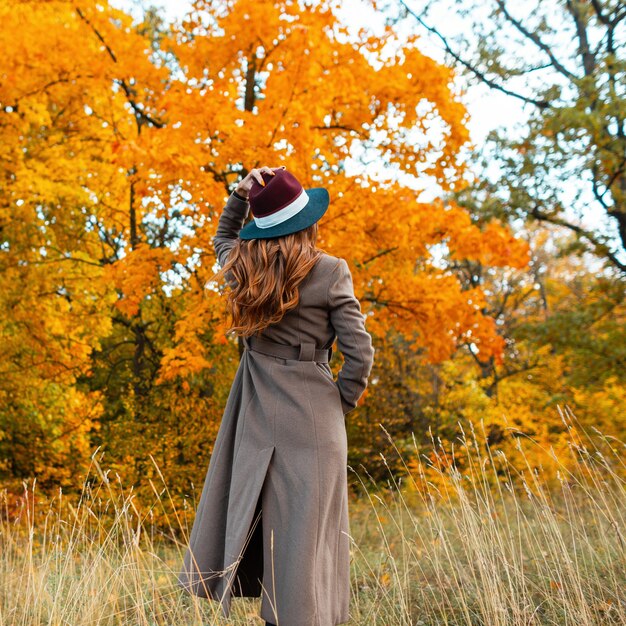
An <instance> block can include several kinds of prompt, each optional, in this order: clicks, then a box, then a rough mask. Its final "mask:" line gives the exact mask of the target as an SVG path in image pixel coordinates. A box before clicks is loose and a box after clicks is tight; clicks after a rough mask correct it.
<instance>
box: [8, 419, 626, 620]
mask: <svg viewBox="0 0 626 626" xmlns="http://www.w3.org/2000/svg"><path fill="white" fill-rule="evenodd" d="M563 417H564V419H565V420H566V422H567V423H568V427H569V428H570V429H571V441H570V446H569V458H567V459H560V458H558V457H556V456H553V458H552V462H553V463H556V464H557V466H558V467H559V468H560V471H559V480H558V481H557V486H556V487H555V486H554V485H549V484H548V483H547V481H546V480H545V479H544V478H542V474H541V473H540V472H538V471H536V470H534V469H533V468H532V467H530V465H527V466H526V467H517V468H514V467H511V466H510V464H509V463H508V462H507V460H506V458H504V457H503V455H502V454H501V453H498V452H497V451H493V450H491V449H490V448H489V447H485V445H484V441H482V442H481V444H482V445H479V441H478V440H477V437H476V435H475V434H474V433H473V432H472V433H471V436H469V437H466V436H465V435H462V437H461V443H463V444H464V446H465V449H466V450H467V457H466V459H465V461H466V463H465V467H466V469H465V470H464V471H462V472H461V471H459V470H458V469H456V468H455V467H452V468H447V469H446V471H445V472H444V471H443V470H437V469H435V468H434V467H433V464H431V463H422V462H419V463H417V464H414V466H413V467H414V469H413V471H412V472H411V474H410V475H409V476H407V479H406V482H405V484H404V485H403V487H402V488H398V485H395V484H393V482H392V484H390V485H388V486H381V485H374V484H373V483H372V482H370V481H368V480H367V479H366V477H365V476H364V475H362V474H361V481H362V486H363V497H361V498H359V499H358V500H355V501H354V502H353V503H352V506H351V532H352V536H353V567H352V573H353V575H352V589H353V598H352V615H353V619H352V622H351V624H363V625H365V624H367V625H379V626H383V625H384V626H395V625H398V626H399V625H403V626H404V625H406V626H409V625H412V626H416V625H429V626H431V625H433V626H434V625H435V624H436V625H444V624H445V625H450V626H452V625H454V626H470V625H479V624H480V625H485V626H505V625H506V626H530V625H535V624H546V625H547V624H550V625H552V624H553V625H555V626H556V625H558V626H567V625H570V624H571V625H575V626H590V625H592V624H593V625H603V626H604V625H612V624H616V625H617V624H621V625H626V591H625V590H626V524H625V517H626V481H625V480H624V475H626V472H625V471H624V470H625V469H626V468H625V465H624V458H625V455H624V451H625V444H624V443H623V442H620V441H615V440H612V439H610V438H607V437H603V436H602V435H601V434H598V435H597V441H598V442H599V444H598V445H600V446H601V448H600V447H596V446H595V445H590V447H587V446H586V445H582V444H581V440H580V433H579V432H575V430H574V429H573V427H572V426H571V420H572V418H573V416H571V415H570V414H568V413H564V414H563ZM589 441H591V439H590V440H589ZM528 445H532V443H528ZM433 449H434V451H435V452H436V454H439V451H438V450H437V447H436V446H434V447H433ZM601 449H602V450H603V451H604V452H601ZM480 450H486V454H484V453H481V452H480ZM520 450H522V451H523V446H522V444H521V443H520ZM607 450H608V451H609V452H608V454H607V453H606V451H607ZM522 458H525V457H524V455H523V454H522ZM434 465H435V466H437V465H438V464H436V463H435V464H434ZM496 468H497V469H498V471H496ZM154 491H155V501H154V503H153V507H162V508H163V510H165V509H168V510H169V511H170V514H169V521H170V527H169V528H166V529H165V531H164V532H163V531H159V530H158V529H157V528H156V526H155V525H154V524H153V523H152V522H151V512H152V511H153V508H147V509H141V510H140V509H139V508H138V505H137V504H136V503H135V501H134V500H135V498H134V495H133V493H132V490H127V489H125V488H124V486H123V485H122V484H120V482H119V481H118V480H115V479H112V477H110V476H109V475H108V473H107V472H105V471H103V469H102V467H101V465H100V463H99V461H97V460H96V455H94V459H93V472H92V475H91V476H90V479H89V480H88V481H86V483H85V485H84V488H83V493H82V497H81V499H80V501H78V502H76V501H74V502H73V503H72V502H70V501H69V500H68V498H66V497H65V496H63V495H62V494H61V493H59V494H58V497H57V498H55V499H54V500H53V501H52V502H51V503H49V504H47V505H46V506H45V507H41V506H40V505H37V504H33V503H34V502H35V500H36V498H35V497H34V496H35V495H36V492H37V489H36V484H31V485H25V493H24V498H23V500H22V504H21V508H20V509H19V511H18V514H17V515H10V512H9V510H8V496H7V494H6V493H5V494H4V495H3V499H4V503H5V504H4V515H3V516H2V520H1V521H0V548H1V550H2V560H1V564H0V626H9V625H10V626H39V625H40V624H50V625H55V626H57V625H65V624H67V625H71V626H79V625H86V624H90V625H91V624H98V625H103V626H104V625H122V624H124V625H132V626H137V625H145V626H148V625H149V626H156V625H168V626H178V625H180V626H182V625H185V626H194V625H197V626H200V625H203V626H204V625H207V624H222V623H225V622H223V620H221V618H220V615H219V612H218V610H217V607H216V605H215V604H213V603H209V602H207V601H206V600H202V599H198V598H195V597H192V596H189V595H188V594H186V593H185V592H183V591H182V590H181V589H180V588H179V587H178V586H177V584H176V575H177V573H178V569H179V567H180V564H181V559H182V553H183V550H184V547H185V544H184V539H183V540H182V541H176V540H175V539H174V537H176V536H182V537H184V536H185V534H186V533H187V532H188V530H189V528H188V523H187V522H186V521H185V520H186V519H188V515H185V514H184V513H185V512H184V511H176V510H175V508H173V507H172V506H171V504H172V503H171V500H169V496H168V493H167V488H166V486H165V485H161V486H159V487H158V488H157V487H156V486H155V487H154ZM233 607H234V612H233V617H232V621H231V622H230V623H232V624H236V625H242V624H261V623H262V622H261V620H260V619H259V618H258V617H257V610H258V602H257V601H249V600H241V599H238V600H235V601H234V603H233ZM284 626H289V625H284Z"/></svg>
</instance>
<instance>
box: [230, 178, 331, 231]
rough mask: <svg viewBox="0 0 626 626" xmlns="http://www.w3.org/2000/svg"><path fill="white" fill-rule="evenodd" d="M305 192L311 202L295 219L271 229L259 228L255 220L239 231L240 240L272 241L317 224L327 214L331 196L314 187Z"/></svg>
mask: <svg viewBox="0 0 626 626" xmlns="http://www.w3.org/2000/svg"><path fill="white" fill-rule="evenodd" d="M305 191H306V193H307V195H308V196H309V201H308V202H307V203H306V205H305V206H304V208H303V209H302V210H301V211H298V213H296V214H295V215H294V216H293V217H290V218H289V219H288V220H285V221H284V222H281V223H280V224H276V226H270V227H269V228H259V227H258V226H257V225H256V222H255V221H254V219H253V220H252V221H250V222H248V223H247V224H246V225H245V226H244V227H243V228H242V229H241V230H240V231H239V237H240V239H272V238H273V237H282V236H283V235H289V234H290V233H295V232H297V231H299V230H304V229H305V228H308V227H309V226H312V225H313V224H315V222H317V220H319V219H320V218H321V217H322V215H324V213H326V209H328V205H329V204H330V195H329V194H328V191H327V190H326V189H325V188H324V187H314V188H313V189H305Z"/></svg>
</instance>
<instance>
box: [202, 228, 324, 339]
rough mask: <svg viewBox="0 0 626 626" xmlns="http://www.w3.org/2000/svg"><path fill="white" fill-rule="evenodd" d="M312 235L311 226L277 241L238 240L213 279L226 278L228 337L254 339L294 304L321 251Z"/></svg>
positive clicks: (313, 229) (314, 233)
mask: <svg viewBox="0 0 626 626" xmlns="http://www.w3.org/2000/svg"><path fill="white" fill-rule="evenodd" d="M317 232H318V228H317V222H315V223H314V224H313V225H312V226H309V227H308V228H305V229H304V230H299V231H297V232H295V233H290V234H288V235H283V236H282V237H275V238H272V239H249V240H243V239H237V241H236V243H235V245H234V246H233V247H232V249H231V251H230V253H229V256H228V260H227V262H226V263H225V264H224V266H223V267H222V268H221V269H220V270H219V271H218V272H217V273H216V274H215V275H214V276H213V278H214V279H215V280H218V281H219V280H221V279H226V280H227V282H228V283H229V286H230V289H229V291H228V301H227V307H228V309H229V313H230V315H231V318H232V325H231V326H230V328H229V329H228V331H227V332H229V333H235V334H236V335H243V336H246V337H249V336H251V335H254V334H258V333H259V332H261V331H262V330H263V329H264V328H267V327H268V326H269V325H270V324H275V323H276V322H278V321H280V320H281V319H282V318H283V316H284V315H285V313H287V311H289V310H291V309H293V308H295V307H296V306H297V305H298V302H299V300H300V290H299V286H300V283H301V282H302V281H303V280H304V279H305V278H306V276H307V274H308V273H309V272H310V271H311V269H312V268H313V266H314V265H315V263H316V262H317V261H318V259H319V257H320V256H321V254H322V252H323V251H322V250H321V249H320V248H317V247H316V245H315V243H316V240H317ZM229 273H230V274H229ZM227 275H229V276H227Z"/></svg>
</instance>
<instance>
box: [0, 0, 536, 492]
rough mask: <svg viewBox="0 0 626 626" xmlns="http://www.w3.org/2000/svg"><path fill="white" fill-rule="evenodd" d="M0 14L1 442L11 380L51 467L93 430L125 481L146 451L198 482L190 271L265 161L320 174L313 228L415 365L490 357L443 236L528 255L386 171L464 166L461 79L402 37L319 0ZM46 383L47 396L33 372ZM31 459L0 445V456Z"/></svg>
mask: <svg viewBox="0 0 626 626" xmlns="http://www.w3.org/2000/svg"><path fill="white" fill-rule="evenodd" d="M0 16H2V18H3V21H2V26H1V27H0V31H1V32H2V34H1V35H0V36H1V37H2V44H3V45H2V48H3V50H4V51H5V67H6V68H7V69H6V70H5V73H4V76H3V80H2V83H1V84H0V105H1V106H0V132H1V133H2V140H3V141H2V148H1V149H2V150H3V156H4V157H5V158H3V160H2V166H1V167H2V176H3V180H4V181H6V184H5V185H4V186H3V187H2V190H1V191H0V210H1V213H0V216H1V219H2V237H3V240H2V242H3V243H2V249H1V254H0V263H2V266H3V269H4V270H6V271H3V273H2V281H3V283H4V286H5V289H3V294H4V295H3V299H2V307H3V308H2V311H3V315H2V319H3V322H2V324H3V335H6V336H9V337H10V338H11V344H10V349H8V350H5V351H4V352H3V354H2V356H0V359H1V360H2V368H3V370H4V371H5V377H4V379H3V381H2V382H1V383H0V385H2V389H3V393H4V397H5V398H9V397H11V398H18V399H20V400H19V401H18V403H17V404H13V405H11V404H9V403H8V400H7V402H3V405H2V411H3V413H2V422H0V428H1V431H2V438H3V444H2V445H4V446H5V450H6V451H7V453H8V455H9V457H11V455H13V454H14V452H13V451H14V450H16V446H15V443H16V441H17V437H18V434H17V430H16V429H17V426H16V424H18V423H20V420H22V423H24V419H27V420H31V421H32V420H33V419H34V418H33V415H34V414H35V413H34V412H33V411H32V410H31V405H29V404H27V403H26V402H25V401H22V399H23V398H26V397H27V394H25V392H24V390H25V389H28V390H29V393H30V398H31V399H34V400H32V401H33V402H36V403H37V412H36V415H37V419H38V420H39V422H40V430H39V433H40V434H39V435H33V430H32V429H29V428H27V429H24V432H23V433H22V434H21V435H20V436H21V437H23V439H24V449H25V450H26V449H27V448H28V447H29V445H31V444H32V442H33V440H34V438H35V437H37V438H38V439H37V440H38V441H40V442H42V443H41V447H43V448H45V447H46V445H47V443H46V442H50V441H56V440H58V441H59V442H61V443H60V444H59V445H60V449H59V450H60V451H59V458H58V464H59V466H61V465H64V464H65V465H67V466H68V467H69V469H68V470H64V471H65V473H66V475H67V478H68V481H69V480H70V479H71V474H72V473H73V472H74V473H75V472H76V471H78V470H79V469H80V468H81V467H84V466H85V464H86V463H87V461H88V454H89V451H90V447H91V446H92V445H100V446H102V449H103V450H105V451H106V453H107V454H108V455H109V459H110V460H111V462H112V463H113V464H114V467H115V469H116V471H118V473H119V474H120V476H122V478H123V479H124V480H126V481H127V482H130V483H131V484H137V485H139V484H144V485H145V483H146V480H147V479H148V478H150V477H153V476H155V469H154V467H153V463H152V459H154V460H155V461H156V462H157V463H158V464H159V465H160V466H161V467H162V468H164V469H165V473H166V475H167V477H168V479H169V480H171V481H172V484H175V485H176V486H177V487H180V489H185V490H188V489H189V485H190V482H191V481H192V477H196V480H197V475H198V471H199V469H201V468H203V467H204V466H205V463H206V462H207V461H208V453H209V446H210V442H211V441H212V440H213V436H214V434H215V430H216V427H217V425H218V423H219V417H220V410H221V408H222V407H223V404H224V402H225V395H226V394H227V392H228V388H229V385H230V381H231V380H232V375H233V373H234V369H235V368H236V366H237V359H236V346H235V344H234V343H233V342H232V341H230V340H228V339H226V338H225V337H224V328H225V321H226V320H225V316H224V299H223V298H222V297H221V296H220V294H219V293H218V291H217V290H216V289H214V288H213V287H214V286H212V285H207V283H208V281H209V279H210V278H211V276H212V273H213V269H214V264H215V259H214V256H213V252H212V245H211V238H212V236H213V234H214V232H215V227H216V222H217V216H218V215H219V213H220V211H221V208H222V206H223V203H224V200H225V198H226V195H227V194H228V193H229V191H230V190H231V189H232V188H233V186H234V184H236V181H237V180H238V178H239V177H240V176H241V175H243V174H244V172H245V168H249V167H252V166H255V165H258V164H261V163H269V164H271V165H279V164H284V165H286V166H287V167H288V168H289V169H290V170H292V171H293V172H294V173H295V174H296V175H297V176H298V178H299V179H300V180H301V181H302V182H303V184H304V185H305V186H316V185H324V186H326V187H328V188H329V190H330V194H331V207H330V209H329V211H328V213H327V214H326V215H325V217H324V219H323V222H322V224H321V240H320V245H321V246H322V247H323V248H325V249H327V250H328V251H329V252H330V253H333V254H337V255H340V256H344V257H345V258H347V260H348V262H349V263H350V265H351V268H352V270H353V274H354V278H355V288H356V291H357V295H358V296H359V297H360V298H361V300H362V302H363V305H364V310H365V312H366V313H367V315H368V327H369V329H370V330H371V332H372V333H374V334H375V335H376V336H377V337H379V338H380V340H384V339H385V337H386V334H387V333H389V332H391V333H397V334H398V335H400V336H402V337H404V339H405V341H406V342H408V345H410V347H411V349H413V350H417V351H419V353H420V354H422V355H423V357H424V358H425V359H427V360H429V361H432V362H440V361H442V360H445V359H446V358H448V357H449V356H450V355H451V354H453V353H454V352H455V351H456V350H458V349H459V347H462V346H464V345H467V346H469V348H470V349H471V350H472V351H473V352H474V353H476V354H480V355H481V357H482V356H484V357H485V358H494V359H496V360H497V359H499V358H500V357H501V354H502V348H503V342H504V339H503V337H502V336H501V335H500V334H499V333H498V331H497V328H496V325H495V323H494V320H493V318H491V317H489V316H488V315H486V314H485V311H484V303H485V294H484V293H483V291H482V289H481V288H480V287H479V286H477V287H475V288H468V287H467V286H466V285H463V284H462V282H461V281H460V280H459V279H458V277H456V276H455V275H454V274H453V273H451V272H449V271H448V270H447V269H446V267H445V263H444V264H442V263H441V258H440V251H441V250H443V251H444V252H445V257H444V258H446V259H448V260H452V261H453V260H455V259H456V260H461V259H474V260H477V261H480V262H481V263H483V264H484V265H485V266H509V265H511V266H517V267H522V266H524V265H525V263H526V262H527V258H528V257H527V246H526V244H525V242H523V241H520V240H518V239H516V238H515V237H514V236H513V235H512V234H511V232H510V231H509V230H508V229H507V228H506V227H505V226H503V225H502V224H500V223H499V222H498V221H497V220H492V221H490V222H488V223H487V222H485V223H482V224H476V223H474V222H472V219H471V217H470V215H469V214H468V213H467V211H466V210H465V209H464V208H462V207H461V206H459V205H458V204H456V203H454V202H453V201H443V200H438V201H433V202H425V201H423V200H421V199H420V193H419V189H417V190H415V189H412V188H408V187H406V186H404V187H403V186H400V185H399V184H398V183H397V182H396V181H395V178H394V176H393V172H394V171H395V170H397V169H399V170H401V171H404V172H406V173H407V174H410V175H412V176H414V177H415V179H416V181H420V180H423V179H424V178H425V177H427V176H428V177H430V178H431V179H432V180H434V181H436V182H437V183H438V184H439V185H440V186H441V187H442V188H443V189H445V190H456V189H460V188H461V187H462V186H463V185H464V184H465V183H464V178H463V176H464V171H465V166H464V163H463V158H462V148H463V147H464V146H465V145H466V144H467V140H468V135H467V130H466V126H465V122H466V111H465V108H464V106H463V105H462V103H461V101H460V97H459V95H458V94H457V93H455V91H454V74H453V72H452V71H451V70H450V69H448V68H447V67H445V66H442V65H440V64H438V63H436V62H435V61H433V60H432V59H431V58H429V57H428V56H426V55H424V54H422V53H421V52H420V49H419V41H418V39H417V38H415V37H409V38H408V39H400V38H397V37H395V36H394V34H393V32H392V31H391V30H388V31H387V32H386V33H385V36H383V37H376V36H374V35H373V34H372V33H367V32H359V33H357V34H354V33H351V32H350V31H349V30H348V29H347V28H346V27H345V26H344V25H342V24H341V23H340V21H339V19H338V17H337V5H336V4H334V3H331V2H319V3H315V4H312V5H305V6H300V5H298V4H295V3H292V2H277V3H270V2H258V3H254V4H252V5H250V3H243V2H223V3H221V2H220V3H210V2H203V1H200V2H196V3H194V5H193V7H192V10H191V11H190V12H189V14H188V15H187V17H186V18H185V19H184V20H183V21H182V22H181V23H179V24H173V25H171V26H170V25H167V24H164V23H162V22H161V21H160V20H159V19H158V15H156V14H155V13H154V12H152V13H148V14H146V17H145V19H144V20H143V21H141V22H139V23H137V22H133V20H132V19H131V17H130V16H129V15H127V14H125V13H124V12H122V11H120V10H117V9H114V8H112V7H111V6H109V5H108V4H106V3H95V2H91V1H88V0H85V1H83V2H79V3H75V4H72V5H69V4H63V3H61V4H57V3H39V2H17V1H15V0H11V1H10V2H8V3H5V5H3V8H2V9H0ZM18 76H19V77H22V76H26V77H27V80H17V77H18ZM418 105H419V106H418ZM357 148H359V149H361V150H363V151H365V152H366V153H367V154H368V155H369V157H368V158H370V157H371V156H372V155H374V156H375V157H376V158H378V159H379V160H380V163H381V167H380V170H379V172H378V173H377V175H376V176H372V175H367V174H366V173H365V172H363V173H361V174H360V175H356V174H354V175H348V174H347V173H346V161H347V159H348V158H350V156H351V155H352V154H354V153H355V150H356V149H357ZM416 187H417V184H416ZM435 248H437V250H438V252H437V255H435V253H434V250H435ZM42 364H43V365H42ZM338 365H339V363H338V362H337V363H335V367H337V366H338ZM61 374H62V376H61ZM59 383H61V384H62V385H63V386H62V387H61V390H60V393H57V395H56V396H54V405H53V408H51V407H50V406H49V405H45V404H44V403H43V402H42V398H43V397H44V396H43V394H42V392H41V390H42V389H52V385H53V384H57V385H58V384H59ZM370 393H376V389H375V386H372V389H371V390H370ZM68 394H74V395H75V396H76V401H75V402H74V407H73V408H70V407H69V406H68V404H67V403H66V400H67V397H68ZM64 398H65V401H64ZM91 406H95V407H96V409H95V412H92V413H90V412H89V407H91ZM70 413H71V414H70ZM356 416H357V417H356V418H355V419H354V424H355V426H358V412H356ZM92 418H93V419H92ZM75 423H76V426H75V427H74V424H75ZM55 438H56V439H55ZM76 441H80V450H79V452H78V453H77V452H76V450H75V449H74V447H75V445H76ZM37 455H38V456H37V458H38V459H39V460H38V461H37V463H38V465H37V466H36V467H38V468H41V466H42V463H43V465H46V464H47V463H48V461H47V460H45V456H44V457H42V456H41V455H43V452H40V451H38V452H37ZM41 458H44V460H43V461H41ZM70 459H71V460H72V463H70V462H69V461H70ZM33 468H34V466H32V465H28V464H25V465H22V466H19V467H18V465H16V464H15V459H12V460H11V461H10V462H9V464H8V465H7V466H6V467H5V468H4V470H5V473H7V474H14V475H19V476H25V475H29V474H30V473H32V471H33ZM50 478H51V480H53V479H54V478H55V475H54V473H52V474H51V475H50ZM146 489H147V490H148V492H149V488H148V487H147V486H146Z"/></svg>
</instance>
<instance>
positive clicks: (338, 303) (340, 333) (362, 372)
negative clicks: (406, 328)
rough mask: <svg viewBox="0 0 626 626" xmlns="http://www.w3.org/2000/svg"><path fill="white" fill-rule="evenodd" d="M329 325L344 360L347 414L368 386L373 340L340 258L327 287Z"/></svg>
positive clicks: (343, 395) (339, 382)
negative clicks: (335, 335)
mask: <svg viewBox="0 0 626 626" xmlns="http://www.w3.org/2000/svg"><path fill="white" fill-rule="evenodd" d="M328 308H329V311H330V323H331V324H332V327H333V328H334V330H335V333H336V334H337V345H338V347H339V350H341V353H342V354H343V357H344V363H343V367H342V368H341V371H340V372H339V374H338V375H337V386H338V387H339V393H340V394H341V405H342V407H343V412H344V414H346V413H348V412H349V411H351V410H352V409H354V408H356V405H357V402H358V400H359V398H360V397H361V396H362V395H363V392H364V391H365V388H366V387H367V382H368V378H369V375H370V372H371V370H372V365H373V363H374V348H373V346H372V338H371V336H370V334H369V333H368V332H367V330H366V329H365V317H364V316H363V314H362V313H361V305H360V303H359V301H358V299H357V298H356V296H355V295H354V287H353V284H352V274H351V273H350V268H349V267H348V263H347V262H346V261H345V259H339V262H338V263H337V266H336V267H335V269H334V270H333V272H332V275H331V279H330V284H329V287H328Z"/></svg>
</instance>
